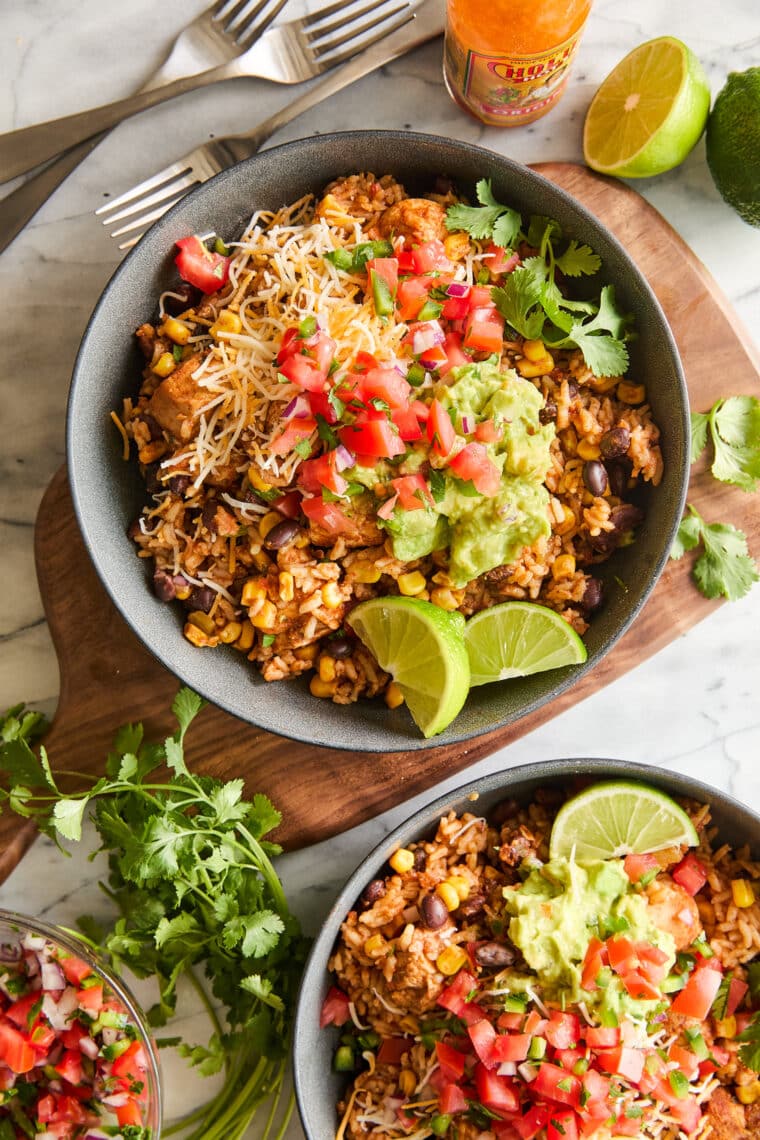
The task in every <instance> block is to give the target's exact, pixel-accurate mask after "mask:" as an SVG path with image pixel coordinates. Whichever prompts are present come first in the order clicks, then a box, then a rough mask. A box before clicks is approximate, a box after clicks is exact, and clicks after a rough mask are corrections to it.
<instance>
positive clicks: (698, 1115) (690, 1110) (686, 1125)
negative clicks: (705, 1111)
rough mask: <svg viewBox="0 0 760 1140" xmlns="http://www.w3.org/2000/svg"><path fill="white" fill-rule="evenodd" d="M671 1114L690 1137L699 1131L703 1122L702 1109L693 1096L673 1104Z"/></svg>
mask: <svg viewBox="0 0 760 1140" xmlns="http://www.w3.org/2000/svg"><path fill="white" fill-rule="evenodd" d="M670 1112H671V1115H672V1116H674V1117H675V1118H676V1120H677V1121H678V1123H679V1124H680V1125H681V1129H682V1131H684V1132H685V1133H686V1134H687V1135H688V1136H691V1135H692V1133H694V1132H696V1131H697V1128H698V1127H699V1124H700V1121H701V1120H702V1109H701V1108H700V1107H699V1104H698V1103H697V1101H696V1100H695V1098H694V1097H693V1096H687V1097H684V1098H683V1099H682V1100H679V1101H678V1102H677V1103H675V1104H671V1106H670Z"/></svg>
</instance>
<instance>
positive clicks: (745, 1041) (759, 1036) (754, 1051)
mask: <svg viewBox="0 0 760 1140" xmlns="http://www.w3.org/2000/svg"><path fill="white" fill-rule="evenodd" d="M736 1040H737V1041H741V1042H742V1045H741V1047H740V1049H739V1060H740V1061H741V1062H742V1063H743V1064H744V1065H746V1066H747V1068H748V1069H752V1071H753V1072H754V1073H760V1011H758V1012H757V1013H755V1014H754V1015H753V1017H752V1020H751V1021H750V1023H749V1025H748V1026H747V1028H746V1029H745V1030H744V1031H743V1032H742V1033H740V1034H739V1035H738V1037H737V1038H736Z"/></svg>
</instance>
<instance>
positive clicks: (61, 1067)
mask: <svg viewBox="0 0 760 1140" xmlns="http://www.w3.org/2000/svg"><path fill="white" fill-rule="evenodd" d="M55 1071H56V1073H58V1075H59V1076H60V1077H62V1078H63V1080H64V1081H68V1082H69V1084H70V1085H78V1084H80V1083H81V1080H82V1054H81V1053H78V1052H76V1051H75V1050H74V1049H67V1050H66V1052H65V1053H64V1054H63V1056H62V1057H61V1059H60V1061H59V1062H58V1064H57V1065H56V1066H55ZM116 1075H117V1076H118V1074H116Z"/></svg>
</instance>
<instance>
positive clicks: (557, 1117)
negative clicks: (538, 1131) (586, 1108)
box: [546, 1109, 578, 1140]
mask: <svg viewBox="0 0 760 1140" xmlns="http://www.w3.org/2000/svg"><path fill="white" fill-rule="evenodd" d="M546 1140H578V1118H577V1116H576V1115H575V1113H574V1112H573V1111H572V1110H567V1109H562V1110H560V1111H559V1112H557V1111H556V1110H555V1109H553V1110H552V1111H551V1112H550V1113H549V1119H548V1121H547V1122H546Z"/></svg>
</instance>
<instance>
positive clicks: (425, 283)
mask: <svg viewBox="0 0 760 1140" xmlns="http://www.w3.org/2000/svg"><path fill="white" fill-rule="evenodd" d="M434 285H435V278H434V277H405V278H404V279H403V280H402V281H399V283H398V292H397V294H396V308H397V310H398V316H399V319H400V320H402V321H414V320H416V319H417V314H418V313H419V311H420V309H421V308H422V306H423V305H424V304H425V302H426V301H427V299H428V294H429V293H430V290H431V289H432V288H433V286H434Z"/></svg>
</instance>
